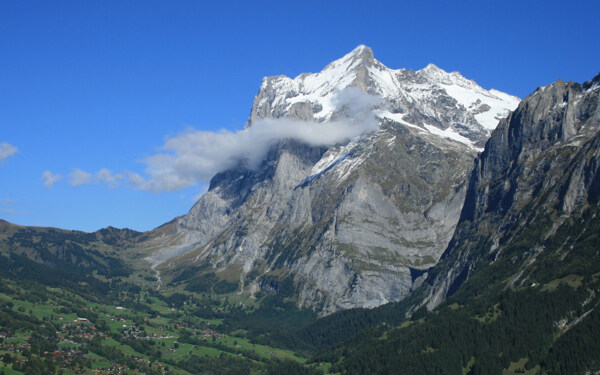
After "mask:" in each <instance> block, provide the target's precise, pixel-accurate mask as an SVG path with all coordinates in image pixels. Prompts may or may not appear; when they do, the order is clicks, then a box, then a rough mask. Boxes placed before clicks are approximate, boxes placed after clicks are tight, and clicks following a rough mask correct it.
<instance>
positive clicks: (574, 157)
mask: <svg viewBox="0 0 600 375" xmlns="http://www.w3.org/2000/svg"><path fill="white" fill-rule="evenodd" d="M599 94H600V75H598V76H596V77H595V78H594V79H593V80H591V81H588V82H586V83H584V84H578V83H574V82H563V81H561V80H559V81H557V82H555V83H553V84H551V85H547V86H544V87H540V88H538V89H537V90H536V91H535V92H534V93H532V94H531V95H529V96H528V97H527V98H525V99H523V101H522V102H521V104H520V105H519V107H518V108H517V109H516V110H515V111H514V112H513V113H512V114H511V115H510V116H509V117H508V118H507V119H505V120H502V121H501V122H500V124H499V125H498V128H497V129H496V130H495V131H494V132H493V133H492V136H491V138H490V140H489V141H488V143H487V144H486V147H485V151H484V152H483V153H482V154H481V155H480V156H479V157H478V158H477V159H476V161H475V168H474V170H473V172H472V174H471V177H470V182H469V188H468V192H467V196H466V199H465V203H464V207H463V209H462V213H461V218H460V221H459V223H458V225H457V229H456V232H455V234H454V236H453V239H452V241H451V242H450V245H449V247H448V249H447V250H446V252H445V254H444V261H443V262H441V263H440V265H439V267H437V268H438V270H436V275H435V276H434V277H432V278H431V280H430V283H431V285H430V286H429V287H428V288H427V290H428V292H427V297H426V298H425V299H424V303H425V304H426V305H427V307H428V308H430V309H431V308H434V307H435V306H437V305H438V304H439V303H440V302H441V301H442V300H443V299H444V298H445V297H446V296H447V295H448V294H451V293H452V291H453V290H456V289H457V288H458V286H460V285H461V284H462V283H464V282H465V281H466V280H467V279H468V278H469V276H470V275H471V274H472V273H473V272H474V271H475V270H476V269H477V268H478V267H480V266H482V265H486V264H488V263H489V262H491V263H493V262H494V261H495V260H497V259H499V258H501V257H502V256H503V251H505V249H508V248H510V247H511V246H512V245H514V244H513V242H514V241H515V238H520V237H523V235H524V234H525V233H524V232H523V231H524V230H530V231H531V229H523V228H530V227H534V228H535V229H536V230H539V231H540V233H539V236H538V237H537V242H538V245H536V247H535V248H532V249H528V251H526V252H525V253H523V254H519V256H520V257H523V260H522V262H521V264H522V266H521V267H520V269H519V271H518V273H517V274H515V275H513V276H514V278H513V279H512V281H511V283H510V285H513V286H520V285H524V284H526V283H527V282H528V276H527V275H528V274H529V273H530V272H531V271H532V269H534V268H535V264H536V258H538V257H539V256H540V254H543V253H544V251H545V246H544V244H543V243H544V239H547V238H550V237H552V236H554V234H555V232H556V230H557V228H559V227H560V226H561V225H562V224H563V223H565V222H568V221H575V220H577V219H576V218H580V217H584V212H585V211H586V210H587V209H588V208H589V207H595V206H596V205H597V204H598V197H599V195H600V165H599V164H598V160H599V158H600V147H599V146H600V96H599ZM539 223H542V224H539ZM522 232H523V233H522ZM569 240H571V241H573V239H569V238H565V239H564V241H569ZM575 242H576V240H575ZM564 256H565V255H562V256H561V257H564ZM490 259H491V261H490ZM491 263H490V264H491ZM530 284H532V283H531V282H530ZM533 285H535V283H533Z"/></svg>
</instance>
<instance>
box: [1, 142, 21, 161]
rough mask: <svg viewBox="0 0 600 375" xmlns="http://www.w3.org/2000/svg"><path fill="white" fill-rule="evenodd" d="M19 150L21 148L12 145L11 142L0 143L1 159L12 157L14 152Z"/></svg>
mask: <svg viewBox="0 0 600 375" xmlns="http://www.w3.org/2000/svg"><path fill="white" fill-rule="evenodd" d="M18 150H19V149H18V148H16V147H15V146H13V145H11V144H10V143H6V142H2V143H0V161H3V160H4V159H8V158H10V157H11V156H13V155H14V154H16V153H17V151H18Z"/></svg>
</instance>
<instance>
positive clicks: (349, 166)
mask: <svg viewBox="0 0 600 375" xmlns="http://www.w3.org/2000/svg"><path fill="white" fill-rule="evenodd" d="M518 101H519V100H518V99H517V98H515V97H512V96H509V95H506V94H503V93H499V92H497V91H494V90H491V91H487V90H484V89H482V88H481V87H479V86H478V85H477V84H475V83H474V82H472V81H469V80H467V79H465V78H463V77H462V76H460V74H458V73H446V72H444V71H442V70H441V69H439V68H436V67H435V66H433V65H430V66H428V67H427V68H425V69H423V70H420V71H418V72H413V71H407V70H403V69H401V70H392V69H389V68H387V67H385V66H384V65H383V64H381V63H380V62H378V61H377V60H375V59H374V57H373V53H372V51H371V50H370V49H369V48H368V47H365V46H359V47H358V48H356V49H355V50H354V51H352V52H351V53H349V54H348V55H346V56H344V57H343V58H341V59H340V60H337V61H335V62H333V63H331V64H329V65H328V66H327V67H326V68H325V69H324V70H323V71H322V72H320V73H314V74H302V75H300V76H299V77H296V78H295V79H290V78H287V77H269V78H266V79H265V80H264V81H263V84H262V85H261V88H260V90H259V93H258V95H257V96H256V98H255V101H254V105H253V107H252V111H251V116H250V119H249V121H248V124H247V127H250V128H251V127H255V126H261V122H263V121H282V120H285V121H295V122H294V124H295V125H296V126H302V124H313V125H314V124H315V123H317V124H321V123H323V126H325V125H326V124H327V123H328V122H332V121H337V122H342V123H350V124H353V125H352V126H358V127H362V128H364V129H365V131H366V133H364V134H362V135H360V136H358V137H355V138H354V139H352V140H351V141H350V142H348V143H343V144H334V145H328V146H310V145H307V144H304V143H302V142H299V141H297V140H294V139H283V140H280V142H279V143H277V144H276V145H274V146H273V147H272V148H271V150H270V152H269V153H268V154H267V156H266V158H265V160H264V161H263V162H262V164H260V165H259V166H258V167H256V168H254V167H249V166H247V165H245V164H244V163H243V162H240V166H239V167H238V168H234V169H232V170H228V171H225V172H222V173H219V174H217V175H216V176H215V177H214V178H213V179H212V181H211V184H210V188H209V191H208V192H207V193H206V194H204V195H203V196H202V197H201V198H200V199H199V201H198V202H197V203H196V204H195V205H194V207H192V209H191V210H190V212H189V213H188V214H187V215H185V216H183V217H181V218H177V219H176V220H174V221H173V222H171V223H169V224H167V225H165V226H163V227H161V228H157V229H156V230H155V231H153V233H151V234H150V235H151V238H152V239H151V240H150V241H148V242H145V243H144V245H143V248H141V249H140V251H141V252H145V253H146V254H147V255H148V259H149V260H150V261H151V263H152V264H153V267H154V268H155V269H156V270H157V272H159V275H158V276H159V277H160V278H161V283H162V282H163V281H164V283H163V284H161V285H163V286H168V285H169V283H172V284H171V285H175V284H182V285H183V286H184V287H186V288H188V290H194V289H195V288H196V289H197V287H195V285H196V286H200V285H201V284H205V283H206V282H207V280H213V281H212V283H213V285H216V284H219V285H226V287H224V288H221V287H219V288H218V290H220V291H221V292H224V293H235V294H236V295H238V294H239V295H242V296H247V297H260V296H261V295H262V294H264V293H273V292H279V293H286V295H287V296H288V297H289V298H293V299H294V300H295V301H296V303H297V305H298V306H300V307H309V308H313V309H316V310H319V311H321V312H322V313H324V314H327V313H330V312H333V311H336V310H339V309H347V308H352V307H358V306H362V307H374V306H378V305H381V304H383V303H386V302H389V301H398V300H400V299H402V298H404V297H405V296H406V295H407V294H408V293H409V292H410V291H411V289H414V288H415V287H416V286H418V284H419V282H420V281H422V278H418V275H419V273H420V271H419V270H423V269H427V268H429V267H431V266H433V265H435V264H436V262H437V261H438V259H439V257H440V255H441V253H442V252H443V250H444V249H445V248H446V246H447V244H448V242H449V240H450V238H451V236H452V233H453V232H454V227H455V225H456V223H457V221H458V218H459V214H460V209H461V207H462V203H463V200H464V194H465V192H466V182H467V176H468V174H469V173H470V170H471V168H472V160H473V158H474V157H475V156H476V155H477V151H478V150H479V147H482V146H483V144H484V142H485V140H486V139H487V137H488V136H489V132H490V130H491V129H493V127H494V126H495V124H496V121H497V118H501V117H503V116H506V115H507V114H508V112H509V110H510V109H513V108H514V107H515V106H516V105H517V103H518ZM302 121H304V122H302ZM365 123H368V124H370V123H373V126H371V125H369V126H365ZM275 124H277V122H275ZM281 124H282V126H283V125H284V123H281ZM324 129H325V128H324ZM223 283H225V284H223ZM200 287H201V289H204V288H205V286H200Z"/></svg>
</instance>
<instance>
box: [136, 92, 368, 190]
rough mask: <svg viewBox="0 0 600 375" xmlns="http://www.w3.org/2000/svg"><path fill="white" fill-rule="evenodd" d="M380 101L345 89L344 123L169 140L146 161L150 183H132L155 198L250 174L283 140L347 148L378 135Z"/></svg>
mask: <svg viewBox="0 0 600 375" xmlns="http://www.w3.org/2000/svg"><path fill="white" fill-rule="evenodd" d="M378 103H379V99H378V98H376V97H374V96H371V95H368V94H365V93H364V92H362V91H361V90H360V89H358V88H350V89H346V90H344V91H342V92H340V93H338V95H337V96H336V98H335V105H336V108H338V110H340V113H341V115H342V116H343V118H342V119H339V120H335V121H329V122H325V123H317V122H307V121H298V120H292V119H277V120H273V119H264V120H259V121H255V122H254V123H253V124H252V126H251V127H248V128H245V129H243V130H240V131H236V132H231V131H226V130H222V131H219V132H208V131H200V130H196V131H187V132H185V133H183V134H181V135H178V136H176V137H174V138H170V139H167V141H166V142H165V144H164V146H163V147H162V150H163V151H164V152H162V153H159V154H157V155H154V156H151V157H148V158H146V159H145V163H146V173H147V174H148V176H149V178H143V177H142V176H140V175H139V174H136V173H132V172H129V173H128V183H129V184H132V185H133V186H135V187H136V188H137V189H142V190H149V191H154V192H161V191H172V190H177V189H182V188H185V187H188V186H192V185H195V184H196V183H198V182H200V183H207V182H209V181H210V179H211V178H212V177H213V176H214V175H215V174H216V173H218V172H222V171H225V170H227V169H230V168H233V167H235V166H236V165H238V164H239V163H240V162H243V163H245V164H246V165H247V166H249V167H250V168H255V167H257V166H258V165H259V164H260V162H261V161H262V160H264V158H265V156H266V154H267V152H268V150H269V148H270V147H271V146H273V145H274V144H276V143H277V142H278V141H280V140H282V139H289V138H291V139H295V140H298V141H300V142H303V143H306V144H309V145H311V146H329V145H333V144H337V143H345V142H348V141H349V140H351V139H352V138H354V137H356V136H358V135H361V134H364V133H366V132H369V131H372V130H376V129H377V122H376V121H375V118H374V117H373V115H372V113H371V108H373V107H374V106H376V105H377V104H378Z"/></svg>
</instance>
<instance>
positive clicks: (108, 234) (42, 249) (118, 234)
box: [0, 220, 143, 297]
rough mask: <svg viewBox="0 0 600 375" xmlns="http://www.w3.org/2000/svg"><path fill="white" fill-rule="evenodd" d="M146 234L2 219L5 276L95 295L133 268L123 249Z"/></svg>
mask: <svg viewBox="0 0 600 375" xmlns="http://www.w3.org/2000/svg"><path fill="white" fill-rule="evenodd" d="M142 236H143V235H142V234H141V233H138V232H135V231H132V230H129V229H124V230H120V229H115V228H111V227H109V228H105V229H102V230H100V231H97V232H94V233H84V232H79V231H68V230H61V229H56V228H42V227H23V226H19V225H14V224H10V223H8V222H6V221H4V220H0V276H1V277H4V278H7V279H10V280H17V281H24V280H28V281H36V282H39V283H41V284H42V285H47V286H52V287H64V288H69V289H74V290H78V291H80V292H82V293H83V294H84V295H86V296H94V297H95V296H97V295H98V294H105V293H107V292H108V291H109V290H110V288H111V285H112V286H114V287H116V283H117V282H120V281H121V279H122V278H127V277H128V276H129V275H130V274H131V272H132V269H131V267H130V266H129V265H128V264H127V263H126V262H125V260H124V257H123V254H121V253H120V252H122V251H123V250H124V249H125V248H127V247H131V246H132V245H133V244H134V243H135V241H136V240H138V239H140V238H141V237H142ZM111 281H115V284H114V285H113V284H111Z"/></svg>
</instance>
